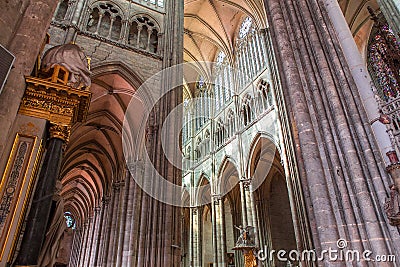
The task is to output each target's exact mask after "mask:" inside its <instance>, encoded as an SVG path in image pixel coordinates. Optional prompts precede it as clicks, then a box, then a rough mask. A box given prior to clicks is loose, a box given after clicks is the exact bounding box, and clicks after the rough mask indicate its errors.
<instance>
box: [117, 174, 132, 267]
mask: <svg viewBox="0 0 400 267" xmlns="http://www.w3.org/2000/svg"><path fill="white" fill-rule="evenodd" d="M131 182H133V181H131V180H130V175H129V171H128V170H126V172H125V180H124V182H122V185H123V187H122V192H121V198H120V202H121V208H120V211H119V212H120V215H119V221H120V223H119V229H118V240H117V241H118V242H117V245H118V246H117V249H116V251H115V252H116V253H115V254H116V263H115V265H116V266H123V265H122V257H123V252H124V247H125V244H128V243H129V239H125V237H126V236H125V234H126V233H125V229H126V225H127V224H129V223H128V222H127V221H128V217H127V209H128V198H129V193H130V190H129V189H130V183H131Z"/></svg>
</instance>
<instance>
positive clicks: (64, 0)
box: [55, 0, 69, 20]
mask: <svg viewBox="0 0 400 267" xmlns="http://www.w3.org/2000/svg"><path fill="white" fill-rule="evenodd" d="M68 7H69V0H61V1H60V2H59V4H58V8H57V11H56V15H55V19H56V20H63V19H65V15H66V14H67V11H68Z"/></svg>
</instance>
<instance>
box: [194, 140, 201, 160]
mask: <svg viewBox="0 0 400 267" xmlns="http://www.w3.org/2000/svg"><path fill="white" fill-rule="evenodd" d="M195 154H196V160H199V159H200V158H201V156H202V154H201V138H198V139H197V144H196V149H195Z"/></svg>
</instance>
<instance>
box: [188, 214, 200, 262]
mask: <svg viewBox="0 0 400 267" xmlns="http://www.w3.org/2000/svg"><path fill="white" fill-rule="evenodd" d="M190 213H191V216H192V220H191V222H192V223H191V226H190V227H191V238H192V255H191V262H192V266H200V258H199V256H200V253H199V251H201V248H200V246H201V243H200V237H199V236H200V234H201V232H200V228H199V226H200V225H199V223H200V222H199V209H198V208H190Z"/></svg>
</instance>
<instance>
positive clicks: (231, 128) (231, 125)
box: [227, 109, 236, 137]
mask: <svg viewBox="0 0 400 267" xmlns="http://www.w3.org/2000/svg"><path fill="white" fill-rule="evenodd" d="M227 125H228V136H229V137H232V136H233V135H234V134H235V131H236V123H235V113H234V112H233V110H231V109H230V110H229V111H228V116H227Z"/></svg>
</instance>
